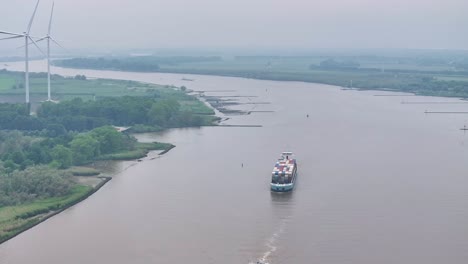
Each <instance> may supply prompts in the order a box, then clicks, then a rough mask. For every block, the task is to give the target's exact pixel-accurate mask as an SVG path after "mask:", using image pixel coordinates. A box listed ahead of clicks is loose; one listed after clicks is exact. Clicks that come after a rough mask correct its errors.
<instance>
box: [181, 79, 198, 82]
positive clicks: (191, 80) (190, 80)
mask: <svg viewBox="0 0 468 264" xmlns="http://www.w3.org/2000/svg"><path fill="white" fill-rule="evenodd" d="M181 80H182V81H189V82H193V81H195V80H194V79H187V78H182V79H181Z"/></svg>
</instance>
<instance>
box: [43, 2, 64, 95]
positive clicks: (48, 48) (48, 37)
mask: <svg viewBox="0 0 468 264" xmlns="http://www.w3.org/2000/svg"><path fill="white" fill-rule="evenodd" d="M54 4H55V3H52V11H51V12H50V20H49V30H48V31H47V36H45V37H42V38H40V39H38V40H37V42H39V41H42V40H44V39H47V101H52V98H51V97H50V41H51V40H52V41H53V42H54V43H55V44H56V45H57V46H59V47H61V48H62V49H65V48H64V47H62V45H60V44H59V43H58V42H57V41H56V40H55V39H54V38H52V37H51V36H50V29H51V28H52V16H53V15H54Z"/></svg>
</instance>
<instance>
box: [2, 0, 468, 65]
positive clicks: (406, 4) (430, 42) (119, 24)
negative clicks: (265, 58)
mask: <svg viewBox="0 0 468 264" xmlns="http://www.w3.org/2000/svg"><path fill="white" fill-rule="evenodd" d="M35 2H36V1H35V0H24V1H8V2H6V1H4V2H3V3H2V5H3V6H5V7H7V8H1V9H0V25H1V30H5V31H12V32H22V31H24V30H25V28H26V25H27V23H28V21H29V18H30V16H31V14H32V11H33V9H34V5H35ZM51 6H52V0H42V1H41V3H40V5H39V9H38V12H37V15H36V19H35V22H34V24H33V27H32V31H31V34H32V35H36V36H42V35H44V34H45V33H46V31H47V25H48V19H49V14H50V8H51ZM466 10H468V2H467V1H460V0H447V1H442V0H428V1H423V0H414V1H404V0H395V1H388V2H387V1H372V0H345V1H339V0H332V1H326V2H325V1H319V2H317V1H305V0H291V1H271V0H253V1H249V0H239V1H226V0H223V1H213V0H200V1H184V0H176V1H150V0H141V1H131V0H118V1H110V0H101V1H92V0H82V1H73V0H57V1H55V13H54V24H53V28H52V33H53V35H54V36H55V37H56V38H57V39H59V40H61V41H62V44H63V45H64V46H66V47H67V49H70V50H71V51H74V52H77V51H78V52H80V53H83V54H84V53H93V52H98V53H101V54H102V53H110V52H122V51H128V50H137V51H138V50H143V51H147V50H151V51H155V50H156V51H158V52H159V53H177V52H181V53H233V54H252V53H260V54H266V53H270V54H269V55H271V54H281V55H292V54H294V55H303V54H307V53H309V52H311V51H313V50H321V51H323V50H329V49H333V50H349V49H351V50H356V49H377V50H376V51H379V50H380V49H431V50H433V49H437V50H440V49H451V50H452V49H457V50H466V49H468V34H467V33H468V17H467V16H466ZM21 44H22V42H21V41H17V40H9V41H2V45H1V46H0V55H3V56H12V55H13V56H15V55H16V56H21V55H22V50H21V49H19V50H18V49H16V47H18V46H20V45H21ZM32 52H33V53H35V52H36V51H34V50H33V49H32ZM57 52H58V53H63V52H62V51H55V52H54V53H57Z"/></svg>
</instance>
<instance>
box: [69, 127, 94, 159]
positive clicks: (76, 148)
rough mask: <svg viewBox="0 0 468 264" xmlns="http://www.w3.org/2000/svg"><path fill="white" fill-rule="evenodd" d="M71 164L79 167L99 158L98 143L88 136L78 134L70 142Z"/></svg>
mask: <svg viewBox="0 0 468 264" xmlns="http://www.w3.org/2000/svg"><path fill="white" fill-rule="evenodd" d="M70 147H71V150H72V156H73V163H74V164H77V165H80V164H85V163H88V162H90V161H92V160H93V159H94V158H95V157H97V156H99V154H100V153H99V142H98V141H97V140H96V139H94V138H93V137H92V136H91V135H89V134H79V135H77V136H76V137H75V138H74V139H73V140H72V141H71V142H70Z"/></svg>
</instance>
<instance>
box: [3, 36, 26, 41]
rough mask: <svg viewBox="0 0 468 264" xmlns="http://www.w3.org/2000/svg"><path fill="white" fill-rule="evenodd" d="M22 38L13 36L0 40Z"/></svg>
mask: <svg viewBox="0 0 468 264" xmlns="http://www.w3.org/2000/svg"><path fill="white" fill-rule="evenodd" d="M22 37H23V36H13V37H8V38H1V39H0V40H5V39H15V38H22Z"/></svg>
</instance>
